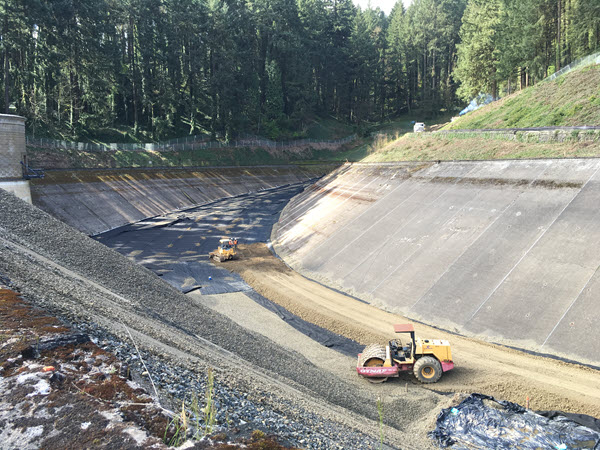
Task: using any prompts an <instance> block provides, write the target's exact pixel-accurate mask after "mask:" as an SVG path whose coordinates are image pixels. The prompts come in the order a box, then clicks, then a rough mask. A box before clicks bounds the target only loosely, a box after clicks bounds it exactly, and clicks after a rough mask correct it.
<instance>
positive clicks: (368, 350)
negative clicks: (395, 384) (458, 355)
mask: <svg viewBox="0 0 600 450" xmlns="http://www.w3.org/2000/svg"><path fill="white" fill-rule="evenodd" d="M394 332H396V333H397V334H401V335H402V338H400V339H393V340H391V341H389V343H388V345H386V346H383V345H380V344H370V345H368V346H367V347H365V349H364V350H363V352H362V353H360V354H359V355H358V365H357V367H356V371H357V372H358V374H359V375H362V376H363V377H365V378H367V380H369V381H370V382H372V383H382V382H384V381H386V380H387V379H388V378H389V377H397V376H399V374H400V372H408V371H412V372H413V374H414V375H415V377H416V378H417V379H418V380H419V381H421V382H422V383H435V382H436V381H438V380H439V379H440V378H441V376H442V373H443V372H447V371H449V370H451V369H452V368H454V363H453V362H452V351H451V349H450V343H449V342H448V341H446V340H441V339H420V338H416V337H415V329H414V327H413V325H412V324H399V325H394Z"/></svg>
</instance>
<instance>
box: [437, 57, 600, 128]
mask: <svg viewBox="0 0 600 450" xmlns="http://www.w3.org/2000/svg"><path fill="white" fill-rule="evenodd" d="M576 125H600V65H598V64H596V65H592V66H586V67H583V68H581V69H577V70H574V71H572V72H569V73H567V74H565V75H563V76H562V77H559V78H557V79H556V80H553V81H545V82H541V83H538V84H536V85H535V86H532V87H530V88H527V89H524V90H522V91H519V92H517V93H515V94H512V95H509V96H508V97H505V98H503V99H501V100H498V101H497V102H494V103H491V104H489V105H487V106H484V107H483V108H480V109H478V110H477V111H473V112H471V113H468V114H466V115H464V116H462V117H461V118H459V119H457V120H455V121H454V122H452V123H450V124H448V125H447V126H446V127H444V129H445V130H456V129H481V128H526V127H551V126H576Z"/></svg>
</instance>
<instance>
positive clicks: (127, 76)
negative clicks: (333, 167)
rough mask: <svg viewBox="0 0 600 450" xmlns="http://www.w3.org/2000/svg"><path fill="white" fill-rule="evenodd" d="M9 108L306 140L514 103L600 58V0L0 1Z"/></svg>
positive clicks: (30, 116) (42, 117)
mask: <svg viewBox="0 0 600 450" xmlns="http://www.w3.org/2000/svg"><path fill="white" fill-rule="evenodd" d="M0 32H1V35H0V83H1V84H2V95H1V96H0V97H1V98H0V110H1V111H2V112H7V113H8V112H12V113H17V114H20V115H23V116H25V117H26V118H27V120H28V129H29V130H34V131H35V132H37V133H38V134H42V135H43V134H46V135H48V136H63V137H68V138H82V137H84V138H85V137H86V136H89V135H90V130H92V132H93V130H102V129H104V128H107V129H110V128H119V127H127V128H129V129H131V130H132V134H133V135H134V136H144V137H147V138H151V139H165V138H168V137H173V136H182V135H187V134H201V133H207V134H210V135H211V136H212V137H213V138H214V137H216V138H219V139H224V140H227V139H231V138H234V137H236V136H239V135H243V134H254V135H262V136H268V137H271V138H293V137H302V136H303V133H304V130H305V129H306V126H307V124H308V123H309V122H310V121H314V120H315V118H316V117H334V118H335V119H337V120H340V121H343V122H346V123H349V124H352V125H353V126H354V127H355V128H356V129H357V130H361V129H365V127H367V126H368V125H369V124H371V123H375V122H381V121H384V120H387V119H389V118H393V117H396V116H399V115H403V114H406V113H411V112H414V111H415V110H416V111H419V113H420V115H421V116H420V117H423V118H425V117H434V116H436V115H438V114H441V113H443V112H445V111H446V112H454V111H455V110H456V108H457V107H458V106H460V105H464V104H465V102H466V101H468V100H470V99H471V98H473V97H474V96H475V95H477V94H478V93H480V92H486V93H490V94H492V95H494V96H504V95H506V94H507V93H510V92H513V91H515V90H517V89H522V88H524V87H526V86H528V85H532V84H535V83H537V82H539V81H541V80H542V79H543V78H545V77H546V76H547V75H549V74H551V73H553V72H554V71H556V70H558V69H560V68H561V67H563V66H564V65H566V64H568V63H570V62H571V61H572V60H574V59H576V58H578V57H581V56H585V55H587V54H590V53H593V52H594V51H597V50H598V49H599V47H600V0H414V2H413V3H412V4H411V5H410V6H409V7H408V8H407V9H405V8H404V7H403V5H402V2H401V1H398V3H397V4H396V6H395V7H394V9H393V10H392V11H391V13H390V14H389V15H386V14H384V13H383V12H382V11H380V10H379V9H378V8H375V9H374V8H367V9H360V8H358V7H356V6H355V5H354V4H353V3H352V0H0Z"/></svg>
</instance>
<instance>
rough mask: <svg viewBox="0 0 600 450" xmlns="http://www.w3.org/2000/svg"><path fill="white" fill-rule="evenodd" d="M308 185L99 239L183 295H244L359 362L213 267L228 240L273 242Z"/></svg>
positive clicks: (346, 347) (349, 350) (344, 346)
mask: <svg viewBox="0 0 600 450" xmlns="http://www.w3.org/2000/svg"><path fill="white" fill-rule="evenodd" d="M308 185H309V183H299V184H295V185H288V186H282V187H281V188H277V189H271V190H268V191H261V192H256V193H252V194H245V195H240V196H237V197H231V198H226V199H222V200H218V201H215V202H212V203H209V204H205V205H200V206H196V207H192V208H188V209H186V210H184V211H179V212H177V213H173V214H165V215H163V216H157V217H152V218H149V219H145V220H142V221H140V222H137V223H133V224H130V225H125V226H123V227H120V228H116V229H114V230H111V231H108V232H106V233H102V234H99V235H97V236H95V237H94V238H95V239H96V240H98V241H99V242H101V243H103V244H104V245H106V246H108V247H111V248H113V249H114V250H116V251H118V252H120V253H121V254H123V255H125V256H128V257H130V258H132V259H134V260H135V261H136V262H137V263H138V264H141V265H143V266H144V267H146V268H147V269H149V270H151V271H153V272H154V273H155V274H156V275H158V276H160V277H161V278H162V279H163V280H164V281H166V282H167V283H169V284H171V285H172V286H173V287H175V288H176V289H178V290H179V291H181V292H183V293H188V292H191V291H195V292H196V293H199V294H201V295H214V294H224V293H231V292H244V294H246V295H247V296H248V297H250V298H252V299H253V300H254V301H256V302H257V303H258V304H260V305H261V306H263V307H264V308H266V309H268V310H269V311H272V312H274V313H275V314H277V315H278V316H279V317H280V318H281V319H282V320H284V321H285V322H286V323H288V324H289V325H291V326H292V327H293V328H295V329H297V330H298V331H300V332H301V333H303V334H305V335H306V336H308V337H310V338H311V339H313V340H315V341H316V342H318V343H320V344H322V345H324V346H326V347H329V348H331V349H333V350H336V351H338V352H340V353H342V354H345V355H349V356H352V357H356V355H357V354H358V353H360V352H361V351H362V349H363V346H362V345H360V344H359V343H358V342H355V341H352V340H350V339H347V338H345V337H343V336H339V335H337V334H335V333H332V332H331V331H329V330H326V329H324V328H321V327H319V326H317V325H313V324H311V323H309V322H306V321H305V320H302V319H301V318H300V317H298V316H295V315H294V314H292V313H290V312H289V311H287V310H286V309H285V308H282V307H281V306H279V305H277V304H275V303H273V302H271V301H270V300H268V299H266V298H265V297H263V296H261V295H260V294H258V293H257V292H255V291H254V290H252V288H251V287H250V286H248V284H246V283H245V282H244V280H243V279H242V278H241V277H240V276H239V275H238V274H236V273H231V272H229V270H227V268H226V267H227V263H224V264H223V267H220V266H219V265H216V264H213V263H211V262H210V261H209V259H208V252H210V251H212V250H214V249H215V248H216V247H217V245H218V244H219V239H220V238H221V237H223V236H225V235H227V236H237V237H239V238H240V242H242V243H244V244H250V243H253V242H268V240H269V238H270V236H271V230H272V228H273V224H275V223H276V222H277V221H278V220H279V215H280V214H281V211H282V210H283V208H284V207H285V205H287V203H288V202H289V200H290V199H291V198H292V197H294V196H295V195H296V194H298V193H300V192H301V191H302V190H303V189H304V188H305V187H306V186H308Z"/></svg>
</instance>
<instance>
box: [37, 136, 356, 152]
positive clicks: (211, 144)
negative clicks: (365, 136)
mask: <svg viewBox="0 0 600 450" xmlns="http://www.w3.org/2000/svg"><path fill="white" fill-rule="evenodd" d="M195 137H196V136H190V140H189V141H183V142H181V141H179V140H171V141H165V142H158V143H140V144H138V143H134V144H130V143H127V144H118V143H110V144H95V143H90V142H69V141H59V140H55V139H46V138H35V137H31V136H27V137H26V144H27V146H29V147H37V148H60V149H71V150H78V151H84V152H106V151H134V152H136V151H137V152H143V151H157V152H168V151H182V150H201V149H218V148H244V147H254V148H257V147H258V148H293V147H298V146H306V145H311V144H317V145H323V144H324V145H343V144H347V143H349V142H352V141H354V140H355V139H356V138H357V136H356V134H353V135H351V136H347V137H345V138H343V139H335V140H317V139H299V140H293V141H271V140H269V139H260V138H251V137H248V138H244V139H239V140H235V141H232V142H220V141H204V140H193V138H195ZM181 139H185V138H181Z"/></svg>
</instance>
